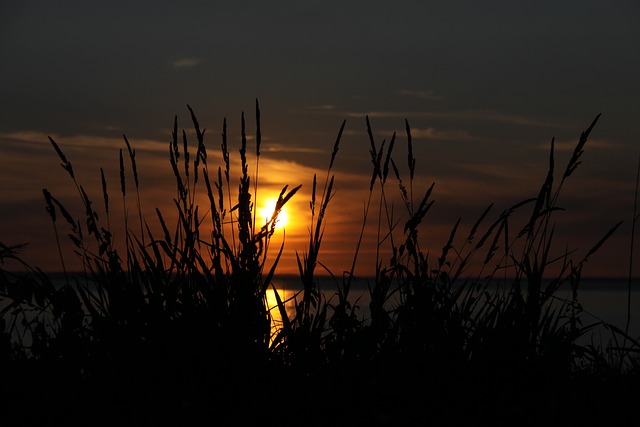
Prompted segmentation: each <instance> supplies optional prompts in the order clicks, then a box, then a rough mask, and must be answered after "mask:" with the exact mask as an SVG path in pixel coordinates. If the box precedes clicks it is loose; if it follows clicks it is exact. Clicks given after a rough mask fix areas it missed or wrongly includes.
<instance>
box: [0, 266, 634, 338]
mask: <svg viewBox="0 0 640 427" xmlns="http://www.w3.org/2000/svg"><path fill="white" fill-rule="evenodd" d="M55 283H59V284H61V285H62V284H64V283H65V281H64V278H63V277H62V276H61V277H59V278H54V284H55ZM318 283H319V285H320V289H321V290H322V292H323V293H324V295H325V297H326V298H327V299H329V298H332V297H333V301H335V300H336V285H335V283H334V282H333V281H331V280H330V279H325V278H319V279H318ZM275 285H276V288H278V293H279V294H280V298H281V299H283V300H289V301H288V302H287V303H286V305H285V307H286V309H287V313H288V314H289V317H290V318H292V317H293V316H294V315H295V308H294V307H295V302H294V301H293V299H292V298H293V297H294V295H295V294H296V292H298V291H299V289H300V281H299V279H298V278H297V277H282V278H277V279H276V281H275ZM631 285H632V291H631V299H630V301H631V317H630V324H629V334H630V335H631V336H632V337H634V338H637V339H638V338H640V280H639V279H636V280H634V281H632V284H631ZM556 296H557V297H558V298H565V299H567V300H570V299H571V291H570V289H569V288H568V287H567V288H563V289H560V290H558V292H557V293H556ZM349 300H350V302H351V303H352V304H356V305H357V306H358V307H359V308H358V310H357V314H358V316H359V318H361V319H363V320H365V321H366V320H367V319H368V316H369V313H368V309H369V301H370V297H369V291H368V287H367V281H366V280H359V281H355V282H353V284H352V288H351V292H350V298H349ZM627 300H628V280H627V279H582V281H581V283H580V288H579V290H578V301H579V302H580V303H581V304H582V307H583V310H584V312H583V315H582V323H583V325H588V324H591V323H596V322H599V321H604V322H607V323H609V324H612V325H614V326H616V327H618V328H620V329H621V330H624V329H625V324H626V321H627ZM267 304H268V305H269V306H270V307H276V305H277V304H276V298H275V295H274V293H273V290H271V289H270V290H269V291H268V293H267ZM1 306H2V303H1V302H0V308H1ZM272 315H273V317H274V321H275V324H274V328H277V327H278V322H279V320H280V319H279V313H278V310H277V309H275V310H272ZM594 333H595V334H596V335H595V337H596V338H602V339H604V341H603V343H606V340H607V337H609V336H610V332H609V331H607V330H606V329H604V328H600V329H598V330H595V332H594Z"/></svg>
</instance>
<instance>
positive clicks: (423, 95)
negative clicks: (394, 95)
mask: <svg viewBox="0 0 640 427" xmlns="http://www.w3.org/2000/svg"><path fill="white" fill-rule="evenodd" d="M400 95H402V96H409V97H412V98H420V99H428V100H430V101H438V100H441V99H444V97H443V96H440V95H436V94H435V93H434V92H433V91H432V90H426V91H420V90H407V89H401V90H400Z"/></svg>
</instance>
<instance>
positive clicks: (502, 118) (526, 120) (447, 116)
mask: <svg viewBox="0 0 640 427" xmlns="http://www.w3.org/2000/svg"><path fill="white" fill-rule="evenodd" d="M344 114H346V115H347V116H348V117H363V116H369V117H370V118H389V119H393V118H403V119H404V118H407V119H408V118H425V119H433V120H479V121H484V122H498V123H508V124H513V125H520V126H533V127H547V128H556V129H557V128H565V127H566V126H562V125H559V124H558V123H557V122H549V121H545V120H539V119H536V118H533V117H528V116H521V115H514V114H504V113H497V112H493V111H481V110H466V111H465V110H463V111H448V112H433V111H368V112H366V111H364V112H357V111H351V112H346V113H344Z"/></svg>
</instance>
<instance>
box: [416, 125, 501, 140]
mask: <svg viewBox="0 0 640 427" xmlns="http://www.w3.org/2000/svg"><path fill="white" fill-rule="evenodd" d="M411 136H412V137H413V138H417V139H418V138H423V139H432V140H439V141H465V142H471V141H474V142H484V141H489V140H488V139H487V138H481V137H479V136H475V135H472V134H471V133H469V132H468V131H466V130H440V129H436V128H433V127H428V128H422V129H421V128H413V127H412V128H411Z"/></svg>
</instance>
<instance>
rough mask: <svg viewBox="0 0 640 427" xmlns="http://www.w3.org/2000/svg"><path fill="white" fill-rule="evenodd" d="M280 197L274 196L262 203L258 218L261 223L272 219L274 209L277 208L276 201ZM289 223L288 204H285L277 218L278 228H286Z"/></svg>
mask: <svg viewBox="0 0 640 427" xmlns="http://www.w3.org/2000/svg"><path fill="white" fill-rule="evenodd" d="M277 202H278V199H277V198H276V197H272V198H269V199H266V200H265V201H264V202H263V203H262V207H261V208H260V209H259V210H258V216H259V218H258V220H259V223H260V224H264V223H265V222H267V221H268V220H270V219H271V216H272V215H273V210H274V209H275V208H276V203H277ZM288 223H289V215H288V214H287V206H286V205H285V206H284V207H283V208H282V209H281V210H280V213H279V214H278V219H277V220H276V228H278V229H280V228H285V227H286V226H287V224H288Z"/></svg>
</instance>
